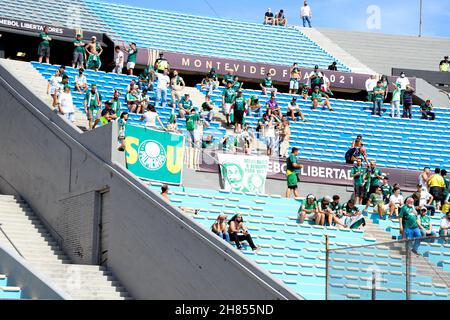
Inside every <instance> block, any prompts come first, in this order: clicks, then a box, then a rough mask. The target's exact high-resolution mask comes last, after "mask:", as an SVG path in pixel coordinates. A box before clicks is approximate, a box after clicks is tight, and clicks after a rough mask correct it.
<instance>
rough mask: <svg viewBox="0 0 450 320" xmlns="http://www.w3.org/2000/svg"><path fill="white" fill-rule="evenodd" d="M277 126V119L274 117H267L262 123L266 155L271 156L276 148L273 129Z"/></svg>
mask: <svg viewBox="0 0 450 320" xmlns="http://www.w3.org/2000/svg"><path fill="white" fill-rule="evenodd" d="M276 125H277V119H276V117H275V116H274V115H271V116H268V118H267V120H266V121H265V122H264V138H265V140H266V145H267V155H268V156H269V157H271V156H272V154H273V150H274V149H275V148H276V140H275V138H276V137H275V127H276Z"/></svg>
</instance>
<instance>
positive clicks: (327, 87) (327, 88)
mask: <svg viewBox="0 0 450 320" xmlns="http://www.w3.org/2000/svg"><path fill="white" fill-rule="evenodd" d="M320 90H321V91H322V92H324V93H326V94H327V95H329V96H333V95H334V94H333V92H332V91H331V81H330V79H329V78H328V77H327V76H326V75H325V74H324V75H323V83H322V86H321V88H320Z"/></svg>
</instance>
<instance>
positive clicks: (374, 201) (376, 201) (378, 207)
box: [364, 187, 386, 220]
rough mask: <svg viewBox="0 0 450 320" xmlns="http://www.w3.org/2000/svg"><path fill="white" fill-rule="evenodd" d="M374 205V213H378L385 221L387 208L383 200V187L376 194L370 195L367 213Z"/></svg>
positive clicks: (378, 188)
mask: <svg viewBox="0 0 450 320" xmlns="http://www.w3.org/2000/svg"><path fill="white" fill-rule="evenodd" d="M370 205H373V207H374V209H375V210H374V211H375V212H376V213H378V215H379V216H380V219H382V220H383V219H384V217H383V216H384V214H385V213H386V207H385V204H384V200H383V192H382V191H381V187H377V188H376V189H375V192H374V193H372V194H371V195H370V198H369V200H367V204H366V208H365V209H364V210H365V211H366V212H367V209H369V206H370Z"/></svg>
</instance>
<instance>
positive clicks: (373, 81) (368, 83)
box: [366, 75, 377, 102]
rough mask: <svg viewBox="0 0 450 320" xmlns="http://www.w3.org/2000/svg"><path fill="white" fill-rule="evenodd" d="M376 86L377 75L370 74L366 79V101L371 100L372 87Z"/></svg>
mask: <svg viewBox="0 0 450 320" xmlns="http://www.w3.org/2000/svg"><path fill="white" fill-rule="evenodd" d="M376 86H377V76H376V75H372V76H371V77H370V78H369V79H367V80H366V91H367V101H368V102H373V89H375V87H376Z"/></svg>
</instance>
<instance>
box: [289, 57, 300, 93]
mask: <svg viewBox="0 0 450 320" xmlns="http://www.w3.org/2000/svg"><path fill="white" fill-rule="evenodd" d="M289 73H290V75H291V78H290V79H289V94H297V93H298V89H299V86H300V80H301V78H302V73H301V72H300V69H299V67H298V64H297V63H294V64H293V65H292V67H291V69H290V71H289Z"/></svg>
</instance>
